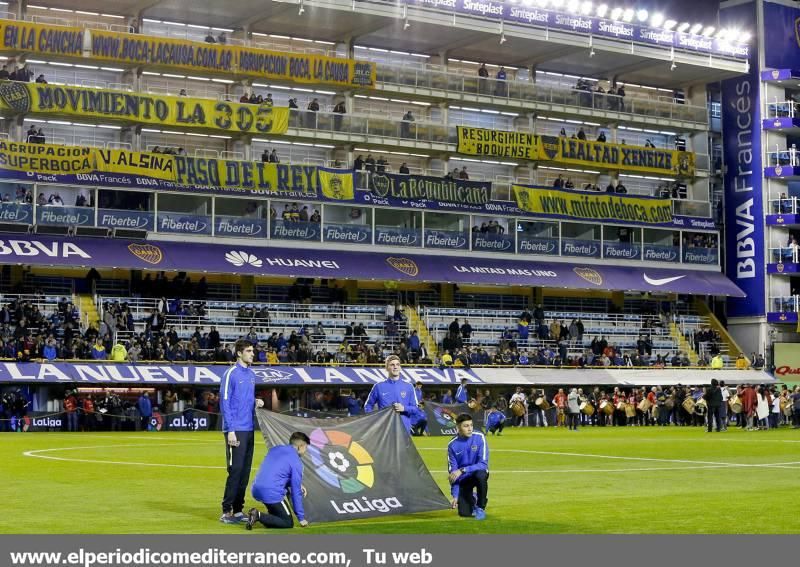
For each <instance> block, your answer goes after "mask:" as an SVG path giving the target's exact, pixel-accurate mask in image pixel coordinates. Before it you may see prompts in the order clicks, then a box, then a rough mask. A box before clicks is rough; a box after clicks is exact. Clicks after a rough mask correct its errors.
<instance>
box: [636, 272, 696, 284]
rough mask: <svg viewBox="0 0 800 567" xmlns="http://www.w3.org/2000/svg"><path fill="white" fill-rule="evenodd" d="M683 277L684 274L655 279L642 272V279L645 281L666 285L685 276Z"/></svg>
mask: <svg viewBox="0 0 800 567" xmlns="http://www.w3.org/2000/svg"><path fill="white" fill-rule="evenodd" d="M685 277H686V276H675V277H674V278H659V279H655V278H651V277H649V276H648V275H647V274H644V281H646V282H647V283H649V284H650V285H666V284H668V283H671V282H674V281H678V280H680V279H682V278H685Z"/></svg>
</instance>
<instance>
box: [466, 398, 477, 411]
mask: <svg viewBox="0 0 800 567" xmlns="http://www.w3.org/2000/svg"><path fill="white" fill-rule="evenodd" d="M467 405H468V406H469V409H472V410H475V409H478V400H476V399H475V398H472V399H471V400H470V401H469V402H467Z"/></svg>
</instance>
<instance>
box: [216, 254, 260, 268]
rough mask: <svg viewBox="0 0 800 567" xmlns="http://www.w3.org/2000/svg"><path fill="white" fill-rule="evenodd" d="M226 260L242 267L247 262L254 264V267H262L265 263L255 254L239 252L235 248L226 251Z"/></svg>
mask: <svg viewBox="0 0 800 567" xmlns="http://www.w3.org/2000/svg"><path fill="white" fill-rule="evenodd" d="M225 260H226V261H227V262H228V263H230V264H233V265H234V266H236V267H237V268H240V267H242V266H244V265H245V264H248V265H250V266H253V267H254V268H260V267H261V265H262V264H263V262H262V261H261V260H259V259H258V258H257V257H256V256H254V255H253V254H249V253H247V252H244V251H239V252H237V251H235V250H232V251H230V252H228V253H226V254H225Z"/></svg>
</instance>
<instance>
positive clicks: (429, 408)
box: [423, 400, 483, 437]
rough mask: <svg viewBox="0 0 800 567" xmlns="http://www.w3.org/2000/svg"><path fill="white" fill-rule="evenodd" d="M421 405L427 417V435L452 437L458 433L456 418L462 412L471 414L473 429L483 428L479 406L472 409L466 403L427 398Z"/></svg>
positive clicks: (479, 429) (481, 412) (481, 411)
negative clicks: (429, 399)
mask: <svg viewBox="0 0 800 567" xmlns="http://www.w3.org/2000/svg"><path fill="white" fill-rule="evenodd" d="M423 407H424V409H425V416H426V417H427V419H428V435H430V436H431V437H441V436H451V437H452V436H453V435H456V434H458V430H457V428H456V418H457V417H458V415H459V414H462V413H468V414H470V415H471V416H472V425H473V427H474V428H475V431H481V430H482V429H483V410H482V409H480V408H478V409H476V410H472V409H470V407H469V406H468V405H467V404H437V403H436V402H431V401H428V400H426V401H425V405H424V406H423Z"/></svg>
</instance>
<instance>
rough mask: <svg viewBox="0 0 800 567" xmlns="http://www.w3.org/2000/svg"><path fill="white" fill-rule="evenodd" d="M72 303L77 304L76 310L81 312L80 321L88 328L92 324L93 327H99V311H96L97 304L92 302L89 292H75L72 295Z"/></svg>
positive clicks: (92, 298)
mask: <svg viewBox="0 0 800 567" xmlns="http://www.w3.org/2000/svg"><path fill="white" fill-rule="evenodd" d="M72 303H74V304H75V305H77V306H78V311H79V312H80V314H81V323H83V324H84V325H86V328H87V329H88V328H89V327H91V326H94V328H95V329H99V328H100V313H98V312H97V305H95V303H94V297H93V296H92V295H91V294H89V293H76V294H75V295H73V296H72Z"/></svg>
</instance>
